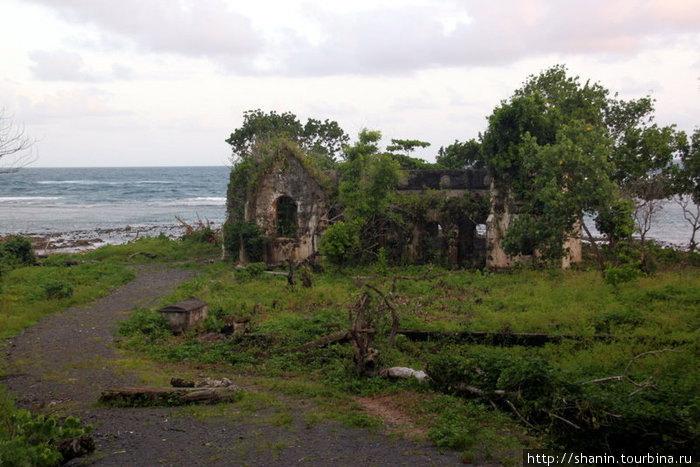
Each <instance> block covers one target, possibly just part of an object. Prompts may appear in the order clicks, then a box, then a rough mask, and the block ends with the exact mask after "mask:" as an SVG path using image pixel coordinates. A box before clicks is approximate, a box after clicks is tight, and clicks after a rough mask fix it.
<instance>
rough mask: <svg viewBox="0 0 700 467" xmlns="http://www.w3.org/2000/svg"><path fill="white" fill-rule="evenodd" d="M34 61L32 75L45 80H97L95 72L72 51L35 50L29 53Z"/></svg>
mask: <svg viewBox="0 0 700 467" xmlns="http://www.w3.org/2000/svg"><path fill="white" fill-rule="evenodd" d="M29 58H30V59H31V60H32V61H33V62H34V65H33V66H32V67H31V69H32V72H33V73H34V77H35V78H37V79H40V80H45V81H88V82H89V81H99V78H98V76H97V75H96V74H94V73H92V72H90V71H88V70H86V69H85V63H84V62H83V58H82V57H81V56H80V55H79V54H77V53H74V52H69V51H67V50H57V51H53V52H49V51H47V50H35V51H33V52H31V53H30V54H29Z"/></svg>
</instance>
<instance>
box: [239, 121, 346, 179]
mask: <svg viewBox="0 0 700 467" xmlns="http://www.w3.org/2000/svg"><path fill="white" fill-rule="evenodd" d="M276 138H285V139H288V140H291V141H293V142H295V143H296V144H298V145H299V147H300V148H301V149H302V150H303V151H304V153H305V154H307V155H309V156H312V157H315V158H317V159H319V160H321V161H322V162H323V165H324V166H325V167H326V168H331V167H333V165H334V164H335V162H336V158H337V157H338V156H339V155H341V152H342V149H343V146H344V145H345V144H347V142H348V141H349V138H348V136H347V135H346V134H345V132H344V131H343V129H342V128H340V126H339V125H338V123H337V122H335V121H332V120H328V119H326V120H324V121H320V120H316V119H313V118H309V119H308V120H307V121H306V123H305V124H302V123H301V122H300V121H299V119H298V118H297V117H296V115H294V114H293V113H291V112H283V113H281V114H278V113H277V112H275V111H274V110H273V111H271V112H269V113H265V112H263V111H262V110H260V109H256V110H248V111H246V112H245V113H244V114H243V125H241V127H240V128H237V129H236V130H234V132H233V133H231V136H230V137H229V138H228V139H227V140H226V142H227V143H228V144H230V145H231V148H232V149H233V157H234V160H237V159H238V160H243V159H247V158H250V157H252V154H253V152H254V149H255V147H256V146H257V145H260V144H267V143H269V142H270V141H271V140H273V139H276Z"/></svg>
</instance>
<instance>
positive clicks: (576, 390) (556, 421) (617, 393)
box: [428, 350, 700, 455]
mask: <svg viewBox="0 0 700 467" xmlns="http://www.w3.org/2000/svg"><path fill="white" fill-rule="evenodd" d="M625 371H627V370H625ZM428 375H429V376H430V378H431V381H432V384H433V386H434V387H435V388H436V389H438V390H441V391H445V392H449V393H456V394H459V395H462V396H465V397H472V398H478V399H482V400H484V401H487V402H489V403H492V404H495V405H498V406H500V407H501V408H502V409H503V410H505V411H507V412H510V413H512V414H513V415H514V416H516V417H518V419H520V420H523V421H525V422H526V423H527V424H528V425H529V426H530V427H534V428H536V429H537V430H539V431H544V432H546V433H547V434H548V437H549V443H550V445H551V446H552V447H560V448H566V449H571V450H582V451H588V452H591V453H594V452H595V453H598V452H605V451H607V452H618V453H619V452H621V451H624V452H625V453H626V454H633V453H637V454H638V453H646V452H654V451H656V452H664V453H668V454H692V455H697V454H698V448H697V446H698V445H699V444H698V441H699V440H700V429H699V428H698V425H697V417H698V407H699V405H698V404H699V403H700V396H698V394H697V391H696V388H697V379H693V378H695V376H689V377H683V378H681V377H678V376H674V377H672V378H670V379H664V378H661V377H659V378H658V381H656V382H655V384H654V385H649V384H647V385H644V384H643V383H642V384H640V383H634V382H632V381H631V380H629V379H625V378H620V379H619V380H616V379H611V380H610V381H606V382H595V383H585V382H578V383H576V382H574V381H576V379H575V378H574V376H573V375H571V374H568V373H566V372H564V371H561V370H559V369H558V368H555V367H553V366H552V365H551V364H549V363H548V362H546V361H544V360H540V359H524V358H517V357H512V356H508V355H506V354H505V353H504V352H503V351H500V350H494V351H488V352H486V351H477V352H471V353H468V354H466V355H465V356H463V357H460V356H458V355H454V354H451V353H448V352H442V353H440V354H438V355H437V356H436V357H434V358H433V360H432V361H431V362H430V365H429V366H428Z"/></svg>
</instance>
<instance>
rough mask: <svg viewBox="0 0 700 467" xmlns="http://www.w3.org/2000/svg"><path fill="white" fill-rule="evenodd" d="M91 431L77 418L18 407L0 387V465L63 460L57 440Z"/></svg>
mask: <svg viewBox="0 0 700 467" xmlns="http://www.w3.org/2000/svg"><path fill="white" fill-rule="evenodd" d="M91 431H92V427H91V426H90V425H88V426H85V427H83V426H82V425H81V424H80V420H78V419H77V418H74V417H67V418H65V419H64V420H62V421H61V420H59V419H58V418H57V417H55V416H50V417H47V416H44V415H32V414H31V413H30V412H29V411H27V410H23V409H18V408H16V407H15V405H14V401H13V400H12V398H11V397H10V396H9V395H8V394H7V392H6V391H5V389H4V388H3V387H0V465H3V466H18V467H20V466H21V467H23V466H46V467H52V466H57V465H60V464H61V463H63V462H64V460H67V459H64V458H63V455H62V454H61V452H60V450H59V448H58V447H57V445H58V443H59V442H60V441H63V440H67V439H71V438H74V437H76V436H81V435H85V434H88V433H90V432H91Z"/></svg>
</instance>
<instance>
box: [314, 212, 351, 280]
mask: <svg viewBox="0 0 700 467" xmlns="http://www.w3.org/2000/svg"><path fill="white" fill-rule="evenodd" d="M359 244H360V239H359V237H358V234H357V228H356V227H355V225H354V224H351V223H346V222H343V221H340V222H336V223H335V224H333V225H331V226H330V227H328V229H326V232H325V233H324V234H323V236H322V237H321V244H320V245H319V250H320V251H321V254H323V255H324V256H326V257H327V258H328V259H329V260H330V261H331V262H332V263H333V264H335V265H337V266H338V269H342V268H343V265H344V264H345V263H346V262H347V259H348V257H349V256H350V252H351V251H352V250H354V249H355V248H357V247H358V246H359Z"/></svg>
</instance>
